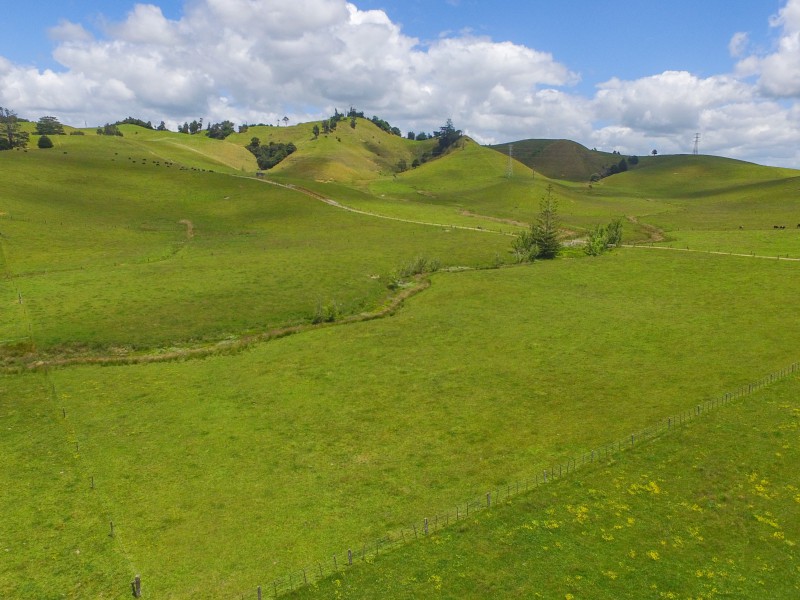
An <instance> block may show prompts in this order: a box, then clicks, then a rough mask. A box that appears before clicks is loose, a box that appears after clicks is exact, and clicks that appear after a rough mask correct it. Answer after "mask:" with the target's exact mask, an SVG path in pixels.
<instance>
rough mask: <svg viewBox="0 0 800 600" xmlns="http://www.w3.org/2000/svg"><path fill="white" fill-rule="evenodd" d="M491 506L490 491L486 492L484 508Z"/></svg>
mask: <svg viewBox="0 0 800 600" xmlns="http://www.w3.org/2000/svg"><path fill="white" fill-rule="evenodd" d="M491 507H492V492H487V494H486V508H491Z"/></svg>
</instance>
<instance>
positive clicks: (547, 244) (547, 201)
mask: <svg viewBox="0 0 800 600" xmlns="http://www.w3.org/2000/svg"><path fill="white" fill-rule="evenodd" d="M531 234H532V238H533V244H534V245H535V246H536V247H538V248H539V253H538V255H537V257H536V258H555V257H556V256H558V255H559V253H560V252H561V241H560V240H559V239H558V202H556V200H555V198H553V186H552V185H548V186H547V193H546V194H545V196H544V197H543V198H542V200H541V202H539V216H538V217H537V219H536V223H535V224H534V225H533V226H532V227H531Z"/></svg>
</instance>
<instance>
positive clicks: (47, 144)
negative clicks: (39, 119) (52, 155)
mask: <svg viewBox="0 0 800 600" xmlns="http://www.w3.org/2000/svg"><path fill="white" fill-rule="evenodd" d="M36 145H37V146H39V148H52V147H53V140H51V139H50V138H49V137H47V136H46V135H43V136H41V137H40V138H39V141H38V143H37V144H36Z"/></svg>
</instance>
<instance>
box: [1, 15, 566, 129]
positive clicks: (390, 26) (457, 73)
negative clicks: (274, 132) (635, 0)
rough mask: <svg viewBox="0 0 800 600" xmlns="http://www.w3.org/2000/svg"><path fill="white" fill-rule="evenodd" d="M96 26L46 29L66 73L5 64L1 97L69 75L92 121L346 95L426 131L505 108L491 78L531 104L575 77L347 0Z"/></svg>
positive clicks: (270, 109)
mask: <svg viewBox="0 0 800 600" xmlns="http://www.w3.org/2000/svg"><path fill="white" fill-rule="evenodd" d="M104 33H105V36H104V39H94V38H93V37H92V36H91V35H89V34H88V33H87V32H86V30H84V29H83V28H82V27H81V26H80V25H76V24H73V23H68V22H62V23H61V24H60V25H59V26H58V27H56V28H53V30H51V35H52V36H53V37H54V39H56V40H58V41H59V42H60V43H59V45H58V46H57V47H56V49H55V51H54V57H55V59H56V60H57V61H58V62H59V63H60V64H61V65H63V67H64V72H61V73H55V72H51V71H48V72H44V73H40V74H39V76H34V74H32V73H29V72H23V71H22V70H19V69H17V70H15V71H14V72H13V73H11V74H9V75H6V82H8V81H9V79H13V80H14V81H13V86H12V87H16V88H19V89H20V90H22V89H23V88H24V91H20V93H19V94H17V95H15V96H14V98H9V94H8V92H7V91H6V92H0V93H2V94H4V96H3V100H4V101H5V102H8V103H10V102H9V100H13V99H16V100H18V101H21V100H23V99H32V98H40V99H44V98H48V97H52V96H51V95H50V93H49V90H52V89H53V87H54V86H55V85H59V86H61V87H62V88H66V87H69V86H70V85H74V84H75V83H76V82H81V85H77V86H75V87H73V88H72V89H71V94H70V96H73V95H80V94H81V93H83V94H85V100H86V102H87V106H88V105H91V106H94V107H97V109H98V112H99V114H96V115H91V120H92V121H97V122H99V121H104V120H107V119H116V118H119V117H118V114H121V113H125V114H129V113H130V114H139V113H142V112H146V113H153V112H157V113H160V114H158V115H155V117H156V118H157V119H160V118H162V117H167V118H168V119H171V120H172V121H173V122H179V121H181V120H183V119H186V118H193V117H197V116H201V115H202V116H204V117H206V119H207V120H208V119H211V120H221V119H223V118H233V119H242V118H244V117H245V116H247V117H250V118H252V117H254V116H255V117H256V120H266V121H271V120H272V119H273V118H274V117H275V116H276V115H282V114H283V113H285V112H292V107H293V106H298V105H304V106H308V107H316V110H317V113H318V114H319V115H323V114H327V113H328V112H331V111H332V109H333V108H334V107H338V108H344V107H345V105H348V104H350V103H353V104H354V105H356V106H359V107H361V108H364V109H367V110H372V111H383V112H385V113H386V114H385V115H383V114H382V116H386V117H391V118H394V119H398V118H400V119H403V120H406V121H411V122H414V123H415V124H416V125H418V126H420V127H431V128H432V127H434V123H436V124H441V122H442V121H443V119H444V118H447V117H448V116H452V117H453V118H456V119H458V120H461V119H464V120H465V119H471V118H473V117H474V116H475V108H476V107H483V110H485V111H492V110H494V109H495V107H494V106H493V104H494V101H495V100H498V101H501V102H502V103H503V105H506V106H511V105H513V104H514V103H515V102H514V101H509V99H508V97H507V95H503V94H500V95H498V93H497V91H496V90H499V89H501V88H502V89H504V90H506V92H507V93H510V94H512V95H513V96H514V97H515V98H516V99H517V103H518V104H519V105H520V106H526V105H527V106H533V108H534V114H535V113H536V111H537V110H539V112H541V110H540V109H542V108H545V107H547V106H548V104H547V102H546V101H545V100H544V99H543V98H542V97H541V96H538V95H537V93H536V92H537V90H541V89H542V88H545V87H549V86H565V85H570V84H572V83H574V82H576V81H577V80H578V77H577V75H576V74H574V73H572V72H571V71H570V70H569V69H567V68H566V67H565V66H564V65H562V64H560V63H558V62H557V61H556V60H555V59H554V58H553V57H552V55H550V54H548V53H544V52H539V51H536V50H533V49H530V48H527V47H525V46H522V45H519V44H513V43H511V42H502V43H497V42H493V41H491V40H489V39H486V38H478V37H472V36H471V35H469V34H461V35H459V36H451V37H445V38H443V39H439V40H436V41H434V42H433V43H431V44H430V45H427V46H423V45H422V44H420V42H419V40H417V39H415V38H413V37H409V36H407V35H405V34H404V33H403V32H402V31H401V29H400V27H399V26H398V25H397V24H395V23H393V22H392V21H391V20H390V19H389V18H388V16H387V15H386V13H384V12H383V11H380V10H360V9H359V8H357V7H356V6H355V5H354V4H351V3H348V2H345V0H295V1H293V2H285V1H284V0H195V1H193V2H191V3H187V5H186V10H185V13H184V15H183V16H182V17H181V18H180V19H179V20H169V19H167V18H166V17H165V16H164V14H163V13H162V11H161V9H160V8H159V7H157V6H155V5H152V4H137V5H135V6H134V7H133V9H132V10H131V11H130V12H129V13H128V15H127V17H126V18H125V19H124V20H123V21H122V22H120V23H111V24H108V25H107V26H106V27H105V31H104ZM56 81H57V82H58V83H57V84H56ZM108 86H110V87H112V88H114V89H116V90H118V92H119V93H118V94H116V97H115V100H116V101H119V100H120V99H121V98H126V99H127V102H126V103H125V104H123V105H120V104H118V103H117V104H113V105H112V104H109V105H107V106H106V107H101V106H99V103H98V102H97V99H96V98H91V97H90V96H89V95H90V94H94V93H95V92H94V90H97V89H102V88H104V87H108ZM4 89H6V90H7V89H8V88H7V87H6V88H4ZM123 90H124V92H123ZM493 90H495V91H494V92H493ZM540 99H541V100H542V106H541V107H538V108H537V107H536V106H535V105H537V104H538V102H539V100H540ZM28 106H29V105H25V108H26V109H27V107H28ZM39 106H41V103H40V102H37V103H36V104H33V105H30V107H31V108H34V107H37V108H38V107H39ZM70 106H72V103H71V104H70ZM22 108H23V107H22V106H20V110H22ZM223 108H224V110H226V111H227V113H226V114H221V113H219V111H220V110H221V109H223ZM66 112H67V113H69V112H70V111H69V110H67V111H66ZM311 112H313V110H312V111H311ZM84 117H85V115H82V116H81V117H80V119H79V121H83V120H84ZM436 126H438V125H436Z"/></svg>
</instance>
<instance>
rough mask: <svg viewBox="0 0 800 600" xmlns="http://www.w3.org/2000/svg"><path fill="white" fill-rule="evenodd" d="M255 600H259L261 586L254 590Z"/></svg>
mask: <svg viewBox="0 0 800 600" xmlns="http://www.w3.org/2000/svg"><path fill="white" fill-rule="evenodd" d="M256 598H258V600H261V586H258V588H256Z"/></svg>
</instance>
